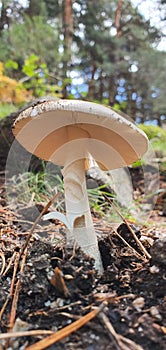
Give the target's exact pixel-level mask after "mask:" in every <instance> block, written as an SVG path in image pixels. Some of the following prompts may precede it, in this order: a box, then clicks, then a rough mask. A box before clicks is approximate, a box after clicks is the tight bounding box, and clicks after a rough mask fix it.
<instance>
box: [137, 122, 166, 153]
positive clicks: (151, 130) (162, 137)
mask: <svg viewBox="0 0 166 350" xmlns="http://www.w3.org/2000/svg"><path fill="white" fill-rule="evenodd" d="M139 127H140V128H141V130H143V131H144V132H145V133H146V135H147V136H148V139H149V140H150V144H151V146H152V148H153V149H154V151H155V152H156V155H157V157H160V156H161V157H162V156H166V130H165V129H162V128H161V127H159V126H157V125H145V124H139Z"/></svg>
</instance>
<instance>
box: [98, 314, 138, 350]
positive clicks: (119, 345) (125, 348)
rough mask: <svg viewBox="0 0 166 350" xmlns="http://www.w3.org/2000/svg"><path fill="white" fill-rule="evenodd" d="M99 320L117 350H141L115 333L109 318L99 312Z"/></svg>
mask: <svg viewBox="0 0 166 350" xmlns="http://www.w3.org/2000/svg"><path fill="white" fill-rule="evenodd" d="M99 318H100V320H101V321H102V322H103V323H104V326H105V327H106V329H107V330H108V331H109V335H110V338H111V340H112V341H113V343H114V345H115V346H116V349H117V350H143V348H142V346H140V345H138V344H136V343H135V342H134V341H132V340H130V339H128V338H126V337H124V336H122V335H120V334H118V333H116V331H115V329H114V327H113V326H112V324H111V322H110V320H109V318H108V317H107V316H106V315H105V314H104V312H101V313H100V314H99Z"/></svg>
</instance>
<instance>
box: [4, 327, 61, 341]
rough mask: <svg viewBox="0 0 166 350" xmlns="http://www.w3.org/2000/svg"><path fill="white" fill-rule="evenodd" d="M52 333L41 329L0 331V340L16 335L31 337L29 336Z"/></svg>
mask: <svg viewBox="0 0 166 350" xmlns="http://www.w3.org/2000/svg"><path fill="white" fill-rule="evenodd" d="M52 333H54V332H53V331H47V330H43V329H41V330H40V329H37V330H31V331H23V332H10V333H1V334H0V340H2V339H9V338H16V337H31V336H38V335H47V334H52Z"/></svg>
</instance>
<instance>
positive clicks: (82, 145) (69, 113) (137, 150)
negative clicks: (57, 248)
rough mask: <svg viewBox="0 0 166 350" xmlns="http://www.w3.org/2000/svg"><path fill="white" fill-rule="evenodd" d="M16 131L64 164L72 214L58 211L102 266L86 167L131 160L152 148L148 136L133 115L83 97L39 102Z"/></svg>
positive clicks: (35, 150) (29, 146) (33, 148)
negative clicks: (132, 117) (127, 117)
mask: <svg viewBox="0 0 166 350" xmlns="http://www.w3.org/2000/svg"><path fill="white" fill-rule="evenodd" d="M13 133H14V135H15V137H16V139H17V140H18V141H19V143H20V144H21V145H22V146H23V147H24V148H25V149H26V150H28V151H29V152H31V153H32V154H34V155H36V156H38V157H40V158H42V159H44V160H47V161H51V162H53V163H54V164H57V165H60V166H63V169H62V174H63V178H64V190H65V205H66V215H64V214H62V213H59V212H53V213H49V214H48V215H46V216H45V218H46V219H51V218H54V219H59V220H61V221H62V222H63V223H64V224H65V225H66V226H67V229H68V230H67V231H68V235H67V239H68V240H74V241H75V242H76V243H77V244H78V245H79V246H80V247H81V248H82V250H83V251H84V252H85V253H87V254H89V255H90V256H92V257H93V258H94V259H95V266H96V268H97V269H98V270H99V271H102V262H101V257H100V253H99V249H98V243H97V237H96V233H95V230H94V227H93V221H92V217H91V213H90V208H89V202H88V196H87V190H86V181H85V171H86V170H87V169H88V166H89V165H88V164H90V162H91V159H92V158H93V159H94V160H95V161H96V163H97V164H98V165H99V167H101V169H104V170H106V169H109V170H111V169H117V168H122V167H125V166H126V165H130V164H132V163H133V162H135V161H136V160H138V159H140V158H141V156H142V155H143V154H144V153H145V152H146V151H147V149H148V139H147V137H146V135H145V134H144V132H142V131H141V130H140V129H138V128H137V127H136V126H135V125H134V124H133V123H132V122H131V121H130V120H128V119H126V118H125V117H123V116H121V115H120V114H118V113H117V112H115V111H114V110H112V109H111V108H109V107H105V106H102V105H99V104H97V103H93V102H86V101H81V100H54V99H50V100H46V101H39V103H37V104H36V105H34V106H31V107H28V108H27V109H25V110H24V111H22V112H21V113H20V115H19V116H18V118H17V119H16V120H15V123H14V126H13Z"/></svg>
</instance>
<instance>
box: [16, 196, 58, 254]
mask: <svg viewBox="0 0 166 350" xmlns="http://www.w3.org/2000/svg"><path fill="white" fill-rule="evenodd" d="M59 195H60V192H58V193H56V194H55V195H54V196H53V198H52V199H50V201H49V202H48V203H47V204H46V206H45V207H44V208H43V210H42V211H41V213H40V214H39V216H38V217H37V219H36V220H35V222H34V224H33V225H32V227H31V229H30V231H29V234H28V237H27V239H26V242H25V244H24V245H23V247H22V248H21V250H20V257H21V255H22V254H23V253H24V251H25V249H26V248H27V246H28V243H29V241H30V239H31V237H32V234H33V232H34V229H35V227H36V226H37V224H38V222H39V220H40V219H41V217H42V216H43V214H45V212H46V211H47V210H48V208H49V207H50V206H51V204H52V203H53V202H54V201H55V199H56V198H57V197H58V196H59Z"/></svg>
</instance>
